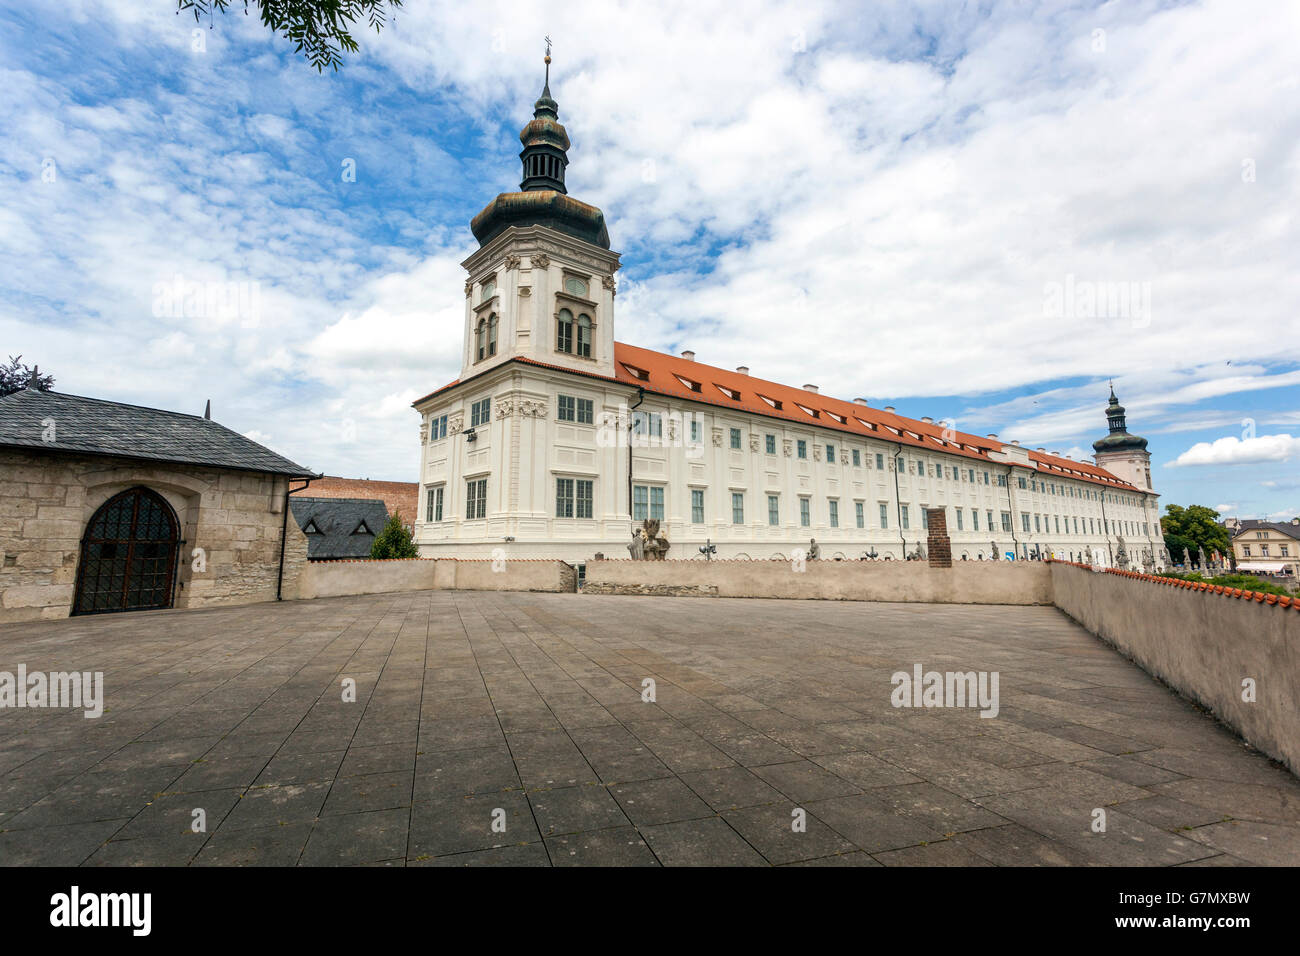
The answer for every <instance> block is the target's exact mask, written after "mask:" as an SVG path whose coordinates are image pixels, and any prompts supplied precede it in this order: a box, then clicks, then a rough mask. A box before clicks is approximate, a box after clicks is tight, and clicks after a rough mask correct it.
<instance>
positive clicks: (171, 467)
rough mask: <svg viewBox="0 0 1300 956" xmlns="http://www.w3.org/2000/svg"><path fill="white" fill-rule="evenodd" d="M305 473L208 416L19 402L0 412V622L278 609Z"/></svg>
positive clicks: (4, 401)
mask: <svg viewBox="0 0 1300 956" xmlns="http://www.w3.org/2000/svg"><path fill="white" fill-rule="evenodd" d="M311 477H315V476H314V475H312V473H311V471H309V470H308V469H306V468H304V467H302V466H301V465H298V464H295V463H294V462H292V461H289V459H287V458H284V457H282V456H280V455H278V454H276V453H275V452H273V451H271V450H270V449H269V448H265V447H263V446H262V445H259V444H257V442H254V441H251V440H249V439H247V438H245V437H244V436H242V435H240V434H238V433H237V432H234V431H231V430H230V429H229V428H226V427H225V426H223V425H218V424H217V423H216V422H214V421H211V420H210V419H209V418H207V417H206V416H204V417H200V416H198V415H185V414H182V413H180V412H169V411H164V410H162V409H157V408H145V407H142V406H139V405H124V404H122V403H120V402H109V401H103V400H101V399H96V398H84V397H82V396H79V395H65V394H63V393H60V392H41V391H37V390H35V389H24V390H23V391H20V392H15V393H14V394H12V395H6V396H4V397H3V398H0V621H21V620H32V619H36V618H51V617H67V616H68V615H69V614H98V613H104V612H110V611H135V610H149V609H157V608H169V607H207V606H209V605H214V604H246V603H251V602H254V601H271V600H275V598H276V597H277V595H279V593H280V592H281V589H282V586H283V588H284V589H286V590H288V589H290V588H291V587H292V585H293V582H294V580H295V579H296V575H297V572H298V570H299V569H300V568H301V567H302V565H304V564H305V563H306V560H307V546H306V542H305V541H304V539H303V536H302V535H301V534H299V533H298V529H297V528H296V527H295V526H294V525H293V523H291V522H289V521H288V520H287V509H286V507H285V503H286V501H287V499H288V495H289V491H290V486H291V483H292V482H293V479H299V478H311Z"/></svg>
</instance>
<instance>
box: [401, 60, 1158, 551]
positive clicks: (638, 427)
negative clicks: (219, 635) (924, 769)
mask: <svg viewBox="0 0 1300 956" xmlns="http://www.w3.org/2000/svg"><path fill="white" fill-rule="evenodd" d="M548 64H549V58H548ZM520 140H521V141H522V142H523V144H524V149H523V152H522V153H521V154H520V157H521V159H522V161H523V167H524V179H523V181H522V183H521V184H520V191H519V192H513V193H503V194H501V195H499V196H497V197H496V198H495V199H493V200H492V201H491V202H490V203H489V204H488V205H487V206H486V207H485V208H484V209H483V211H482V212H480V213H479V214H478V215H477V216H476V217H474V220H473V222H472V223H471V228H472V230H473V232H474V235H475V237H476V238H477V239H478V240H479V243H480V248H479V249H478V251H477V252H475V253H474V254H473V255H471V256H470V257H469V258H468V259H466V260H465V262H464V263H463V265H464V266H465V269H466V270H467V272H468V275H469V277H468V280H467V281H466V283H465V326H464V341H465V348H464V357H463V361H462V369H461V374H460V377H459V378H458V379H457V380H456V381H454V382H452V383H450V384H448V385H444V386H443V387H441V388H439V389H437V390H436V391H434V392H431V393H430V394H428V395H426V396H424V397H423V398H421V399H419V400H418V401H416V402H415V403H414V407H415V409H416V410H417V411H418V412H419V413H420V416H421V425H420V485H421V492H422V493H421V507H420V514H419V516H418V520H417V522H416V525H415V535H416V541H417V543H418V544H419V546H420V551H421V554H422V555H425V556H429V557H439V556H447V557H479V558H482V557H490V556H493V555H496V556H501V555H503V554H504V555H505V556H508V557H515V558H528V557H558V558H563V559H565V560H568V561H571V562H575V563H580V562H583V561H586V560H589V559H591V558H592V557H593V556H594V555H596V554H597V553H603V554H604V555H606V556H607V557H612V558H625V557H627V556H628V552H627V550H626V547H627V544H628V542H629V540H630V534H631V529H632V527H633V526H639V525H640V522H641V520H642V519H644V518H647V517H650V518H657V519H660V520H661V533H664V534H666V536H667V537H668V539H669V541H670V542H671V546H672V547H671V550H670V551H669V553H668V557H670V558H702V555H701V554H700V550H699V549H700V548H701V546H704V545H705V544H706V542H709V543H712V544H713V545H714V546H716V549H717V550H716V552H715V556H716V557H719V558H746V557H748V558H788V557H790V556H791V554H792V552H793V551H794V550H795V549H798V548H802V549H806V548H807V547H808V545H809V541H810V539H814V538H815V539H816V541H817V542H818V545H819V547H820V551H821V557H822V558H823V559H831V558H844V559H858V558H862V557H864V556H865V557H870V558H876V559H892V560H900V559H903V558H905V557H907V556H910V555H914V554H916V553H917V552H918V549H923V548H924V545H925V538H926V534H927V532H926V528H925V520H926V514H925V509H926V508H936V507H943V508H945V509H946V510H947V526H948V532H949V535H950V537H951V540H952V556H953V560H955V561H957V560H962V559H966V560H972V561H974V560H989V559H991V558H994V557H996V558H998V559H1004V560H1005V559H1007V558H1009V557H1010V558H1015V559H1018V560H1024V559H1034V558H1038V557H1047V556H1054V557H1057V558H1062V559H1067V560H1077V561H1091V562H1095V563H1097V564H1100V565H1102V566H1112V565H1125V564H1126V565H1127V566H1129V567H1138V568H1140V567H1143V566H1146V567H1153V568H1161V567H1164V566H1165V565H1166V564H1167V561H1168V557H1167V553H1166V551H1165V547H1164V541H1163V538H1162V536H1161V532H1160V522H1159V504H1158V498H1159V496H1158V495H1157V494H1156V493H1155V491H1154V490H1153V489H1152V487H1151V473H1150V455H1149V453H1148V452H1147V451H1146V441H1145V439H1142V438H1138V437H1137V436H1132V435H1129V434H1128V433H1127V431H1126V428H1125V420H1124V409H1123V408H1122V407H1121V406H1120V405H1119V403H1118V401H1117V400H1116V398H1115V395H1114V391H1113V390H1112V392H1111V396H1110V405H1109V407H1108V409H1107V414H1108V419H1109V423H1110V434H1109V435H1108V436H1107V437H1106V438H1103V439H1101V440H1100V441H1098V442H1097V443H1096V444H1095V445H1094V448H1095V450H1096V456H1095V457H1096V464H1093V463H1089V462H1083V461H1077V460H1073V459H1070V458H1066V457H1062V456H1060V455H1051V454H1047V453H1046V452H1045V451H1044V449H1041V448H1040V449H1037V450H1035V451H1031V450H1030V449H1028V448H1023V447H1021V446H1020V445H1019V443H1018V442H1010V443H1007V442H1002V441H999V440H998V438H997V436H996V435H987V436H984V437H979V436H976V435H970V434H966V433H963V432H957V431H954V430H952V429H949V428H945V427H944V424H943V423H942V422H939V423H936V422H933V421H931V420H930V419H928V418H923V419H921V420H919V421H917V420H913V419H909V418H904V417H903V416H901V415H898V414H896V413H895V411H894V409H893V408H892V407H886V408H883V409H882V408H874V407H870V406H869V405H868V404H867V403H866V401H865V400H863V399H855V400H853V401H845V400H842V399H837V398H831V397H829V396H825V395H822V394H820V392H819V391H818V389H817V388H816V387H815V386H813V385H805V386H803V387H802V388H796V387H791V386H787V385H780V384H777V383H775V382H769V381H765V380H763V379H759V378H756V377H753V376H751V375H749V374H748V369H745V368H738V369H736V370H734V371H731V370H725V369H721V368H714V367H712V366H709V365H705V364H703V363H700V362H696V361H695V360H694V354H693V353H691V352H683V353H682V354H681V355H680V356H674V355H667V354H664V353H661V352H655V351H651V350H649V349H643V348H638V347H636V346H632V345H626V344H624V343H622V342H617V341H615V338H614V291H615V284H614V273H615V272H616V271H617V269H618V267H619V256H618V254H617V253H615V252H611V251H610V248H609V236H608V233H607V231H606V228H605V221H604V216H603V214H602V213H601V211H600V210H599V209H597V208H596V207H594V206H590V205H588V204H586V203H583V202H580V201H578V200H576V199H573V198H572V197H570V196H569V195H568V194H567V192H566V189H565V183H564V173H565V167H566V166H567V163H568V156H567V150H568V148H569V139H568V135H567V134H566V132H565V130H564V127H563V126H562V125H560V123H559V122H558V113H557V106H556V103H555V101H554V100H553V99H551V95H550V89H549V77H548V84H547V87H546V88H545V89H544V90H543V93H542V96H541V98H540V99H538V100H537V103H536V104H535V108H534V118H533V120H532V121H531V122H530V123H529V124H528V125H527V126H526V127H525V128H524V130H523V132H522V133H521V134H520ZM498 549H500V550H498Z"/></svg>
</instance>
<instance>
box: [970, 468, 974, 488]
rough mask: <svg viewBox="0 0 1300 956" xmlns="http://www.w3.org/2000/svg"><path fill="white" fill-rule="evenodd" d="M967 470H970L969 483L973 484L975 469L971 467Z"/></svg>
mask: <svg viewBox="0 0 1300 956" xmlns="http://www.w3.org/2000/svg"><path fill="white" fill-rule="evenodd" d="M969 471H970V483H971V484H972V485H973V484H975V469H974V468H971V469H969Z"/></svg>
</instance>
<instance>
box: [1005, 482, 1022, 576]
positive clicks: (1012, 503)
mask: <svg viewBox="0 0 1300 956" xmlns="http://www.w3.org/2000/svg"><path fill="white" fill-rule="evenodd" d="M1014 471H1015V466H1013V465H1007V507H1008V508H1010V509H1011V544H1012V548H1011V550H1012V551H1014V552H1015V553H1016V554H1017V555H1018V554H1020V541H1019V540H1018V539H1017V538H1016V502H1015V499H1014V498H1013V497H1012V496H1011V480H1012V479H1013V478H1014V477H1015V475H1014V474H1013V472H1014Z"/></svg>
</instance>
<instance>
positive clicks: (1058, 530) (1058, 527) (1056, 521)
mask: <svg viewBox="0 0 1300 956" xmlns="http://www.w3.org/2000/svg"><path fill="white" fill-rule="evenodd" d="M1052 523H1053V524H1055V525H1056V533H1057V534H1060V533H1061V518H1060V516H1059V515H1057V516H1056V517H1054V518H1053V519H1052ZM1067 530H1068V529H1067Z"/></svg>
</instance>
